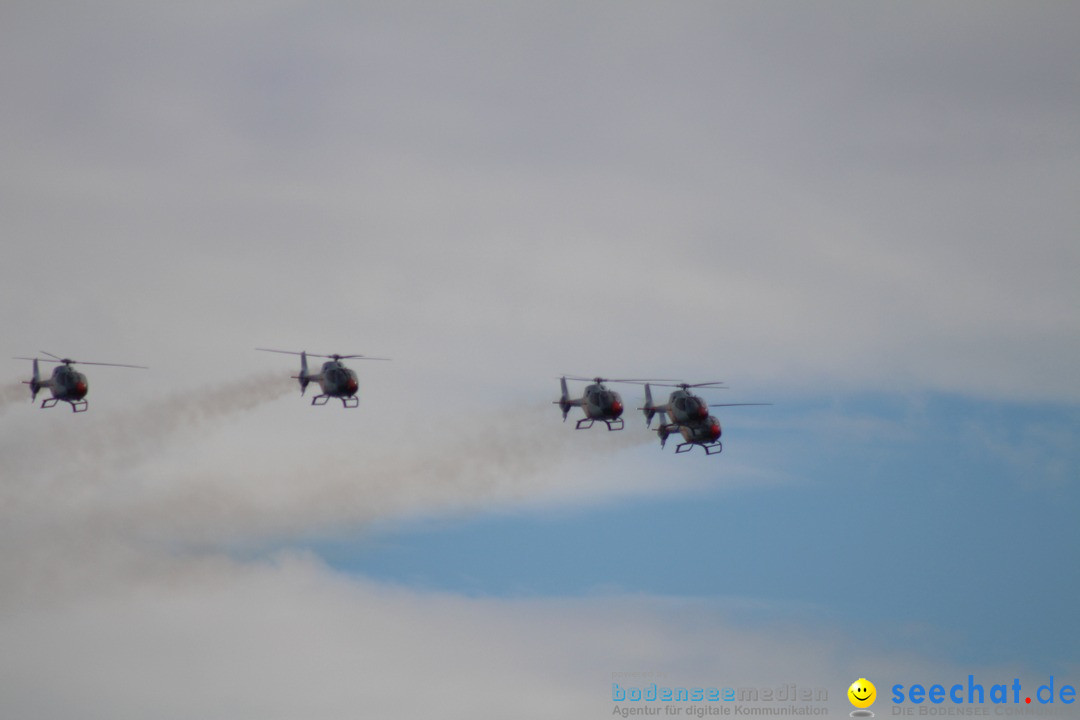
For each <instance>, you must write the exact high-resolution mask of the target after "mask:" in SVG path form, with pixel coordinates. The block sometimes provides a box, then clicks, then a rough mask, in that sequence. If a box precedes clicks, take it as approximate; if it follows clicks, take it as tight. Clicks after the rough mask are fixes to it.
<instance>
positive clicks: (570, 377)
mask: <svg viewBox="0 0 1080 720" xmlns="http://www.w3.org/2000/svg"><path fill="white" fill-rule="evenodd" d="M562 377H564V378H566V379H567V380H577V381H579V382H597V383H606V382H615V383H635V384H640V383H653V382H669V381H668V380H663V379H661V380H650V379H648V378H605V377H582V376H580V375H563V376H562Z"/></svg>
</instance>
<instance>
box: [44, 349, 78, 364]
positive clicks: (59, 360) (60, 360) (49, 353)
mask: <svg viewBox="0 0 1080 720" xmlns="http://www.w3.org/2000/svg"><path fill="white" fill-rule="evenodd" d="M38 352H40V353H41V354H43V355H48V356H49V357H51V358H56V361H57V362H71V361H70V360H65V359H64V358H62V357H60V356H59V355H53V354H52V353H51V352H45V351H44V350H39V351H38Z"/></svg>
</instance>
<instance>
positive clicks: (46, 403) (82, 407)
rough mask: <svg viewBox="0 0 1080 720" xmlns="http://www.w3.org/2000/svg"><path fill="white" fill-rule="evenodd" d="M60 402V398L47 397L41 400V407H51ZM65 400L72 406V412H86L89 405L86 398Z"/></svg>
mask: <svg viewBox="0 0 1080 720" xmlns="http://www.w3.org/2000/svg"><path fill="white" fill-rule="evenodd" d="M58 402H60V398H47V399H45V400H42V401H41V407H43V408H51V407H52V406H53V405H56V403H58ZM64 402H66V403H67V404H68V405H70V406H71V412H86V408H87V406H88V405H89V403H88V402H87V401H86V400H65V401H64Z"/></svg>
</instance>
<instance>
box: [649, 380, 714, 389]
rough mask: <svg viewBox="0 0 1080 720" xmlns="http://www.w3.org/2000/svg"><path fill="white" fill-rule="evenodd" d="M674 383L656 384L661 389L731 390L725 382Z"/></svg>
mask: <svg viewBox="0 0 1080 720" xmlns="http://www.w3.org/2000/svg"><path fill="white" fill-rule="evenodd" d="M672 382H673V383H674V384H672V385H664V384H663V383H656V384H657V385H660V386H661V387H677V388H682V389H683V390H689V389H690V388H713V389H716V390H728V389H729V388H728V386H727V385H726V384H725V383H724V381H723V380H714V381H713V382H704V383H676V382H674V381H672Z"/></svg>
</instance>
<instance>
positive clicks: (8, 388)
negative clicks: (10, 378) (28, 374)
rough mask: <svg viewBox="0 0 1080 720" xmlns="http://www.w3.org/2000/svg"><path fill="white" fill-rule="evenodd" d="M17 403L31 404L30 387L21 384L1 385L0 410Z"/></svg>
mask: <svg viewBox="0 0 1080 720" xmlns="http://www.w3.org/2000/svg"><path fill="white" fill-rule="evenodd" d="M17 402H27V403H28V402H30V386H29V385H25V384H24V383H21V382H20V383H10V384H8V385H0V410H3V409H4V408H6V407H7V406H8V405H12V404H14V403H17Z"/></svg>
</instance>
